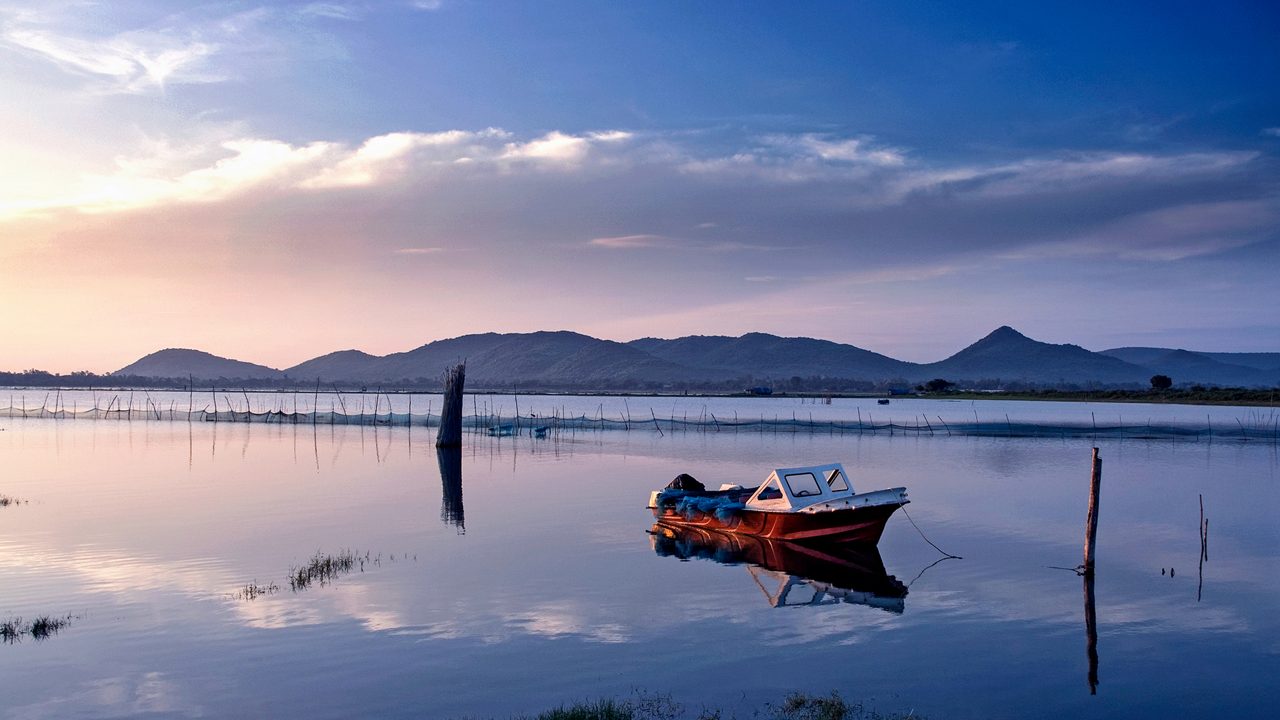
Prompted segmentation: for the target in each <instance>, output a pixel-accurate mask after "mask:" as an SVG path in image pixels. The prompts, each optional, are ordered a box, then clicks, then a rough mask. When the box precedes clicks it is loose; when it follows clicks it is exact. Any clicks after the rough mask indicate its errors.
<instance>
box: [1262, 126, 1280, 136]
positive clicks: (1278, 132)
mask: <svg viewBox="0 0 1280 720" xmlns="http://www.w3.org/2000/svg"><path fill="white" fill-rule="evenodd" d="M1262 134H1263V135H1267V136H1270V137H1280V127H1269V128H1263V129H1262Z"/></svg>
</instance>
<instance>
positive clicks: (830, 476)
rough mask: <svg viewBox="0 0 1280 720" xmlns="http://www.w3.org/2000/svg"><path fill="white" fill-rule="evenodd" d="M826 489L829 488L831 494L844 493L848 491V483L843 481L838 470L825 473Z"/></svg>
mask: <svg viewBox="0 0 1280 720" xmlns="http://www.w3.org/2000/svg"><path fill="white" fill-rule="evenodd" d="M827 487H829V488H831V492H844V491H845V490H848V489H849V483H848V482H846V481H845V479H844V473H842V472H840V470H839V469H836V470H829V471H827Z"/></svg>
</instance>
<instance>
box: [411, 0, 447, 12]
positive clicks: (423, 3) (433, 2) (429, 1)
mask: <svg viewBox="0 0 1280 720" xmlns="http://www.w3.org/2000/svg"><path fill="white" fill-rule="evenodd" d="M409 7H411V8H413V9H415V10H439V9H440V8H442V7H444V0H412V2H410V3H409Z"/></svg>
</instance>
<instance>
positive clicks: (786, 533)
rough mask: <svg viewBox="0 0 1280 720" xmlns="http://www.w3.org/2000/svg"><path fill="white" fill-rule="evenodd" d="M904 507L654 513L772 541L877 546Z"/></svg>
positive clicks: (667, 521) (663, 519) (665, 519)
mask: <svg viewBox="0 0 1280 720" xmlns="http://www.w3.org/2000/svg"><path fill="white" fill-rule="evenodd" d="M900 507H902V504H901V503H891V504H886V505H875V506H872V507H858V508H849V509H847V510H831V511H828V512H816V513H793V512H761V511H759V510H738V511H737V512H735V513H734V514H733V515H732V516H731V517H729V518H728V519H727V520H721V519H720V518H718V517H716V516H715V515H714V514H709V513H694V514H693V515H692V517H687V516H685V515H684V514H682V513H679V512H677V511H676V510H674V509H673V508H655V509H654V511H653V516H654V517H655V518H656V519H657V520H658V522H660V523H663V524H664V525H672V526H675V527H688V528H701V529H705V530H717V531H721V532H733V533H742V534H745V535H756V536H758V537H763V538H768V539H770V540H787V541H790V542H826V543H832V542H849V543H866V544H869V545H875V544H876V543H878V542H880V536H881V535H882V534H883V533H884V526H885V524H886V523H888V522H889V516H891V515H893V512H894V511H895V510H897V509H898V508H900Z"/></svg>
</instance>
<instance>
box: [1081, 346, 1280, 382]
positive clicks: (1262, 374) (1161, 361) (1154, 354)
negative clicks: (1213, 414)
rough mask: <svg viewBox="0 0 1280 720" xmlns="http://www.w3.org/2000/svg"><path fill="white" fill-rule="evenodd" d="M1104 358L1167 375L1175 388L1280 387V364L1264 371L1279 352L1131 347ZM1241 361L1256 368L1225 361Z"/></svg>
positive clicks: (1106, 353)
mask: <svg viewBox="0 0 1280 720" xmlns="http://www.w3.org/2000/svg"><path fill="white" fill-rule="evenodd" d="M1102 354H1103V355H1107V356H1110V357H1114V358H1119V359H1121V360H1124V361H1126V362H1130V363H1133V364H1135V365H1141V366H1142V367H1144V368H1146V369H1147V370H1149V371H1151V373H1152V374H1157V373H1158V374H1161V375H1168V376H1169V377H1171V378H1173V380H1174V382H1175V383H1177V384H1178V385H1192V384H1200V385H1226V386H1233V387H1234V386H1240V387H1254V386H1259V385H1275V384H1280V365H1277V366H1272V367H1270V368H1269V369H1268V368H1267V365H1266V362H1267V360H1268V356H1272V357H1274V358H1276V360H1277V362H1280V353H1198V352H1191V351H1189V350H1170V349H1168V348H1148V347H1130V348H1115V349H1112V350H1103V351H1102ZM1238 357H1239V358H1241V359H1244V360H1245V361H1246V362H1254V363H1256V364H1257V366H1254V367H1250V366H1246V365H1243V364H1234V363H1230V362H1225V361H1223V360H1221V359H1220V358H1230V359H1236V358H1238Z"/></svg>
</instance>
